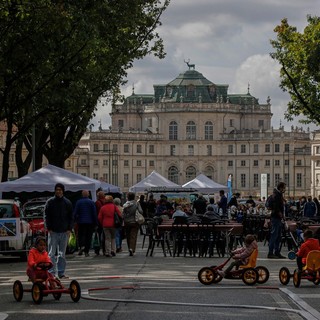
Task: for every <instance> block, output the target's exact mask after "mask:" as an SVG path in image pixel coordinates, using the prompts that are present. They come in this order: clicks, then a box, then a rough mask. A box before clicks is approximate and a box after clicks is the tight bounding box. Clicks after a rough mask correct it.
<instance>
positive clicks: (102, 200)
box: [95, 190, 106, 255]
mask: <svg viewBox="0 0 320 320" xmlns="http://www.w3.org/2000/svg"><path fill="white" fill-rule="evenodd" d="M105 203H106V196H105V194H104V192H103V191H102V190H99V191H98V193H97V201H96V202H95V204H96V209H97V215H99V211H100V209H101V207H102V206H104V205H105ZM97 231H98V234H99V240H100V248H97V249H95V254H96V255H99V254H100V249H102V254H103V255H105V254H106V250H105V246H104V242H105V239H104V233H103V228H102V226H101V225H100V222H99V225H98V230H97Z"/></svg>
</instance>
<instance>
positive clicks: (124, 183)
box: [123, 173, 129, 187]
mask: <svg viewBox="0 0 320 320" xmlns="http://www.w3.org/2000/svg"><path fill="white" fill-rule="evenodd" d="M123 185H124V187H129V174H128V173H125V174H124V175H123Z"/></svg>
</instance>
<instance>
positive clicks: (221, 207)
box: [217, 190, 228, 216]
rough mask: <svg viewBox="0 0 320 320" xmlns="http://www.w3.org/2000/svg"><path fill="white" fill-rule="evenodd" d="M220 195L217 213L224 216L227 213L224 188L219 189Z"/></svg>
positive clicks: (226, 199)
mask: <svg viewBox="0 0 320 320" xmlns="http://www.w3.org/2000/svg"><path fill="white" fill-rule="evenodd" d="M219 195H220V200H219V201H218V203H217V204H218V206H219V214H220V215H221V214H222V215H223V216H226V214H227V206H228V198H227V197H226V196H225V194H224V190H220V191H219Z"/></svg>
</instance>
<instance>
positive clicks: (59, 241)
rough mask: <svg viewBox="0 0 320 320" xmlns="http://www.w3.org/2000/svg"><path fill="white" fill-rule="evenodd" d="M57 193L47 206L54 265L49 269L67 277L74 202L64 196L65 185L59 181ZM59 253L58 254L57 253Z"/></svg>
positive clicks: (61, 276)
mask: <svg viewBox="0 0 320 320" xmlns="http://www.w3.org/2000/svg"><path fill="white" fill-rule="evenodd" d="M54 191H55V195H54V197H52V198H50V199H49V200H48V201H47V203H46V206H45V221H46V227H47V230H48V252H49V256H50V259H51V261H52V263H53V267H52V269H51V270H49V272H50V273H52V274H53V275H56V273H57V275H58V277H59V278H60V279H62V278H67V277H66V275H65V269H66V255H65V254H66V249H67V245H68V239H69V235H70V232H71V231H72V228H73V215H72V203H71V201H70V200H68V199H67V198H65V197H64V195H63V193H64V185H63V184H62V183H57V184H56V185H55V187H54ZM56 254H57V255H56Z"/></svg>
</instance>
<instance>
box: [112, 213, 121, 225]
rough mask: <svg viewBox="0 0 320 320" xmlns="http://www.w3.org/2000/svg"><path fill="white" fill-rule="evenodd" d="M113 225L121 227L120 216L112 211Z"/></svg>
mask: <svg viewBox="0 0 320 320" xmlns="http://www.w3.org/2000/svg"><path fill="white" fill-rule="evenodd" d="M114 226H115V228H120V227H122V218H121V217H120V216H119V215H118V214H117V212H116V211H115V212H114Z"/></svg>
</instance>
